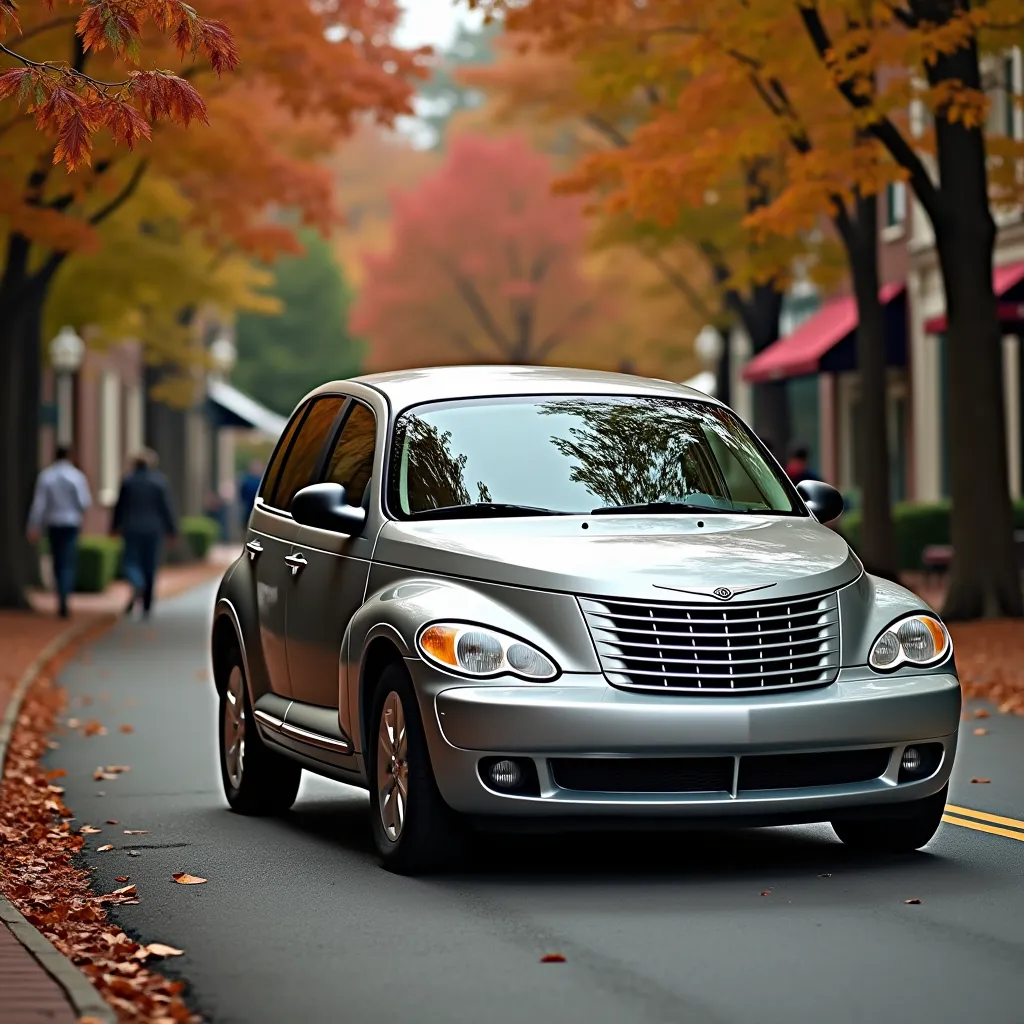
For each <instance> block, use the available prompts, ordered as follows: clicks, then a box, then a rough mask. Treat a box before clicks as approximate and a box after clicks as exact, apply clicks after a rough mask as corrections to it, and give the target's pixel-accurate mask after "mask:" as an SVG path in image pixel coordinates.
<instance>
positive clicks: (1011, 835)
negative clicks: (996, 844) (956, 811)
mask: <svg viewBox="0 0 1024 1024" xmlns="http://www.w3.org/2000/svg"><path fill="white" fill-rule="evenodd" d="M942 820H943V821H944V822H945V823H946V824H947V825H959V826H960V827H961V828H973V829H974V831H975V832H988V833H990V834H991V835H994V836H1005V837H1006V838H1007V839H1016V840H1017V842H1018V843H1024V832H1011V831H1010V830H1009V829H1008V828H997V827H996V826H995V825H986V824H985V823H984V822H981V821H968V820H967V819H966V818H953V817H951V816H950V815H948V814H944V815H943V816H942Z"/></svg>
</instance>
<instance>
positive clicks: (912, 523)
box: [839, 501, 1024, 571]
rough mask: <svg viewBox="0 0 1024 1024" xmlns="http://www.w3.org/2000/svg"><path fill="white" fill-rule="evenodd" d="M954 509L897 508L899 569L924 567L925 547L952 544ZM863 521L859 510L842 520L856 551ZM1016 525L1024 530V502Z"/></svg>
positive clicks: (1016, 509) (944, 505)
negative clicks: (951, 515)
mask: <svg viewBox="0 0 1024 1024" xmlns="http://www.w3.org/2000/svg"><path fill="white" fill-rule="evenodd" d="M951 507H952V506H951V503H950V502H948V501H940V502H935V503H934V504H929V505H917V504H911V503H909V502H907V503H905V504H901V505H897V506H895V508H894V509H893V525H894V526H895V529H896V548H897V552H898V555H899V563H900V569H902V570H904V571H906V570H915V569H921V568H923V563H922V561H921V555H922V553H923V552H924V549H925V548H926V547H929V546H930V545H932V544H949V543H950V539H949V512H950V508H951ZM860 520H861V514H860V512H859V511H854V512H847V513H846V514H844V515H843V517H842V518H841V519H840V520H839V530H840V532H841V533H842V534H843V536H844V537H845V538H846V539H847V541H849V543H850V546H851V547H852V548H853V549H854V550H856V549H857V546H858V544H859V543H860ZM1013 525H1014V529H1016V530H1024V501H1018V502H1016V503H1015V504H1014V506H1013ZM979 528H980V527H979Z"/></svg>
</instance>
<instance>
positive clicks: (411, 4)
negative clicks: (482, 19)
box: [396, 0, 477, 47]
mask: <svg viewBox="0 0 1024 1024" xmlns="http://www.w3.org/2000/svg"><path fill="white" fill-rule="evenodd" d="M402 6H403V7H404V8H405V18H404V20H403V22H402V27H401V28H400V29H399V31H398V33H397V35H396V42H398V43H400V44H401V45H402V46H423V45H425V44H429V45H430V46H437V47H443V46H445V45H446V44H447V43H449V42H450V41H451V39H452V36H453V35H454V34H455V26H456V25H458V23H459V22H460V21H466V20H472V21H476V20H477V17H476V14H475V12H474V14H473V15H471V14H470V12H469V11H467V9H466V4H465V3H464V2H462V3H459V4H457V5H456V3H455V2H454V0H404V3H403V4H402Z"/></svg>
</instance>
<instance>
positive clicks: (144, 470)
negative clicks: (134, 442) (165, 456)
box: [111, 449, 178, 617]
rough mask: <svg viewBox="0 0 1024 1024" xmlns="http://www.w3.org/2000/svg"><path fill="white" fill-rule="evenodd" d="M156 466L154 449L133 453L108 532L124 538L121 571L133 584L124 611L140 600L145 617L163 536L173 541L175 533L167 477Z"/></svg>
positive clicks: (175, 526)
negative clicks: (129, 598)
mask: <svg viewBox="0 0 1024 1024" xmlns="http://www.w3.org/2000/svg"><path fill="white" fill-rule="evenodd" d="M156 466H157V457H156V453H155V452H153V451H150V450H149V449H144V450H143V451H141V452H139V454H138V455H136V456H135V458H134V460H133V468H132V471H131V472H130V473H129V474H128V475H127V476H126V477H125V478H124V480H123V481H122V483H121V492H120V494H119V495H118V498H117V505H115V506H114V520H113V523H112V525H111V533H115V534H120V535H121V536H122V537H123V538H124V574H125V578H126V579H127V580H128V582H129V583H130V584H131V586H132V598H131V600H130V601H129V602H128V607H127V609H126V613H127V614H130V613H131V611H132V609H133V608H134V607H135V605H136V604H138V603H139V602H140V601H141V602H142V613H143V615H145V616H147V617H148V616H149V613H150V611H151V610H152V607H153V589H154V585H155V583H156V573H157V567H158V566H159V565H160V551H161V547H162V545H163V541H164V538H165V537H166V538H168V539H169V540H171V541H173V540H175V539H176V538H177V536H178V523H177V519H176V518H175V515H174V508H173V507H172V504H171V495H170V490H169V489H168V486H167V479H166V477H164V475H163V473H160V472H159V471H158V470H157V468H156Z"/></svg>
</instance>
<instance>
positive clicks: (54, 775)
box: [46, 768, 68, 782]
mask: <svg viewBox="0 0 1024 1024" xmlns="http://www.w3.org/2000/svg"><path fill="white" fill-rule="evenodd" d="M67 773H68V770H67V769H66V768H55V769H54V770H53V771H52V772H47V773H46V778H48V779H49V780H50V781H51V782H53V781H54V779H63V778H64V776H65V775H67Z"/></svg>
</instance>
